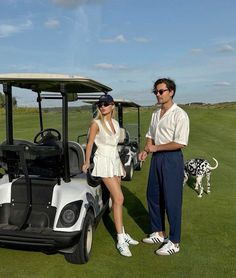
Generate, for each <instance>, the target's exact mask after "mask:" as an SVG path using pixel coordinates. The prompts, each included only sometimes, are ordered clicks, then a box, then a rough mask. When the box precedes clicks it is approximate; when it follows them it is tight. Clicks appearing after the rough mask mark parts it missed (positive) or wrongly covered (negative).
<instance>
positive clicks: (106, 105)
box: [98, 102, 111, 108]
mask: <svg viewBox="0 0 236 278" xmlns="http://www.w3.org/2000/svg"><path fill="white" fill-rule="evenodd" d="M109 105H111V103H108V102H100V103H98V108H101V107H102V106H104V107H108V106H109Z"/></svg>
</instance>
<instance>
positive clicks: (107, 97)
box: [97, 94, 114, 104]
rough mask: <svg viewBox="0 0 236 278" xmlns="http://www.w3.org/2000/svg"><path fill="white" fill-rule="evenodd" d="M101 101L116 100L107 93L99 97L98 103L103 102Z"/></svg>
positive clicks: (109, 101)
mask: <svg viewBox="0 0 236 278" xmlns="http://www.w3.org/2000/svg"><path fill="white" fill-rule="evenodd" d="M101 102H107V103H112V102H114V99H113V97H112V96H110V95H108V94H106V95H102V96H100V98H99V100H98V102H97V104H98V103H101Z"/></svg>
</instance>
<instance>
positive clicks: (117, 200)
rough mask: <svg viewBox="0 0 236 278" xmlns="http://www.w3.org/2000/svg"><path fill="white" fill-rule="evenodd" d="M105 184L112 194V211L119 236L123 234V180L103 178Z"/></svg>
mask: <svg viewBox="0 0 236 278" xmlns="http://www.w3.org/2000/svg"><path fill="white" fill-rule="evenodd" d="M103 182H104V184H105V185H106V187H107V189H108V190H109V192H110V194H111V199H112V209H113V214H114V222H115V227H116V231H117V234H121V233H122V232H123V230H122V228H123V213H122V208H123V202H124V195H123V193H122V190H121V179H120V177H112V178H103Z"/></svg>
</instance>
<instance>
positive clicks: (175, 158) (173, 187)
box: [147, 150, 184, 243]
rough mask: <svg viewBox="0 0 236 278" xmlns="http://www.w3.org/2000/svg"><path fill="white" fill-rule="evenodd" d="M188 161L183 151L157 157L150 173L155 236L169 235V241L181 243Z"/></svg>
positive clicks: (170, 152) (153, 159) (149, 199)
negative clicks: (163, 232) (185, 163)
mask: <svg viewBox="0 0 236 278" xmlns="http://www.w3.org/2000/svg"><path fill="white" fill-rule="evenodd" d="M183 178H184V161H183V154H182V152H181V150H176V151H168V152H156V153H153V155H152V159H151V165H150V171H149V178H148V187H147V202H148V210H149V217H150V225H151V232H152V233H153V232H159V231H165V230H166V229H165V214H166V215H167V220H168V222H169V239H170V240H171V241H172V242H174V243H179V242H180V235H181V215H182V194H183Z"/></svg>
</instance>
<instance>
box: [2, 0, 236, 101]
mask: <svg viewBox="0 0 236 278" xmlns="http://www.w3.org/2000/svg"><path fill="white" fill-rule="evenodd" d="M235 12H236V1H235V0H224V1H223V0H162V1H159V0H145V1H141V0H4V1H1V9H0V61H1V63H0V73H16V72H41V73H43V72H45V73H65V74H71V75H76V74H79V75H82V76H86V77H90V78H92V79H95V80H97V81H99V82H102V83H104V84H105V85H108V86H110V87H111V88H113V96H115V97H119V98H127V99H131V100H133V101H136V102H138V103H139V104H145V105H149V104H153V103H155V97H154V95H153V94H152V93H151V90H152V85H153V82H154V81H155V80H156V79H158V78H160V77H170V78H172V79H174V80H175V81H176V84H177V92H176V95H175V101H176V102H177V103H188V102H196V101H199V102H210V103H217V102H222V101H235V100H236V97H235V93H236V31H235V26H236V16H235ZM0 90H1V88H0ZM18 104H19V105H27V106H28V105H31V100H30V99H24V98H19V100H18Z"/></svg>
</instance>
